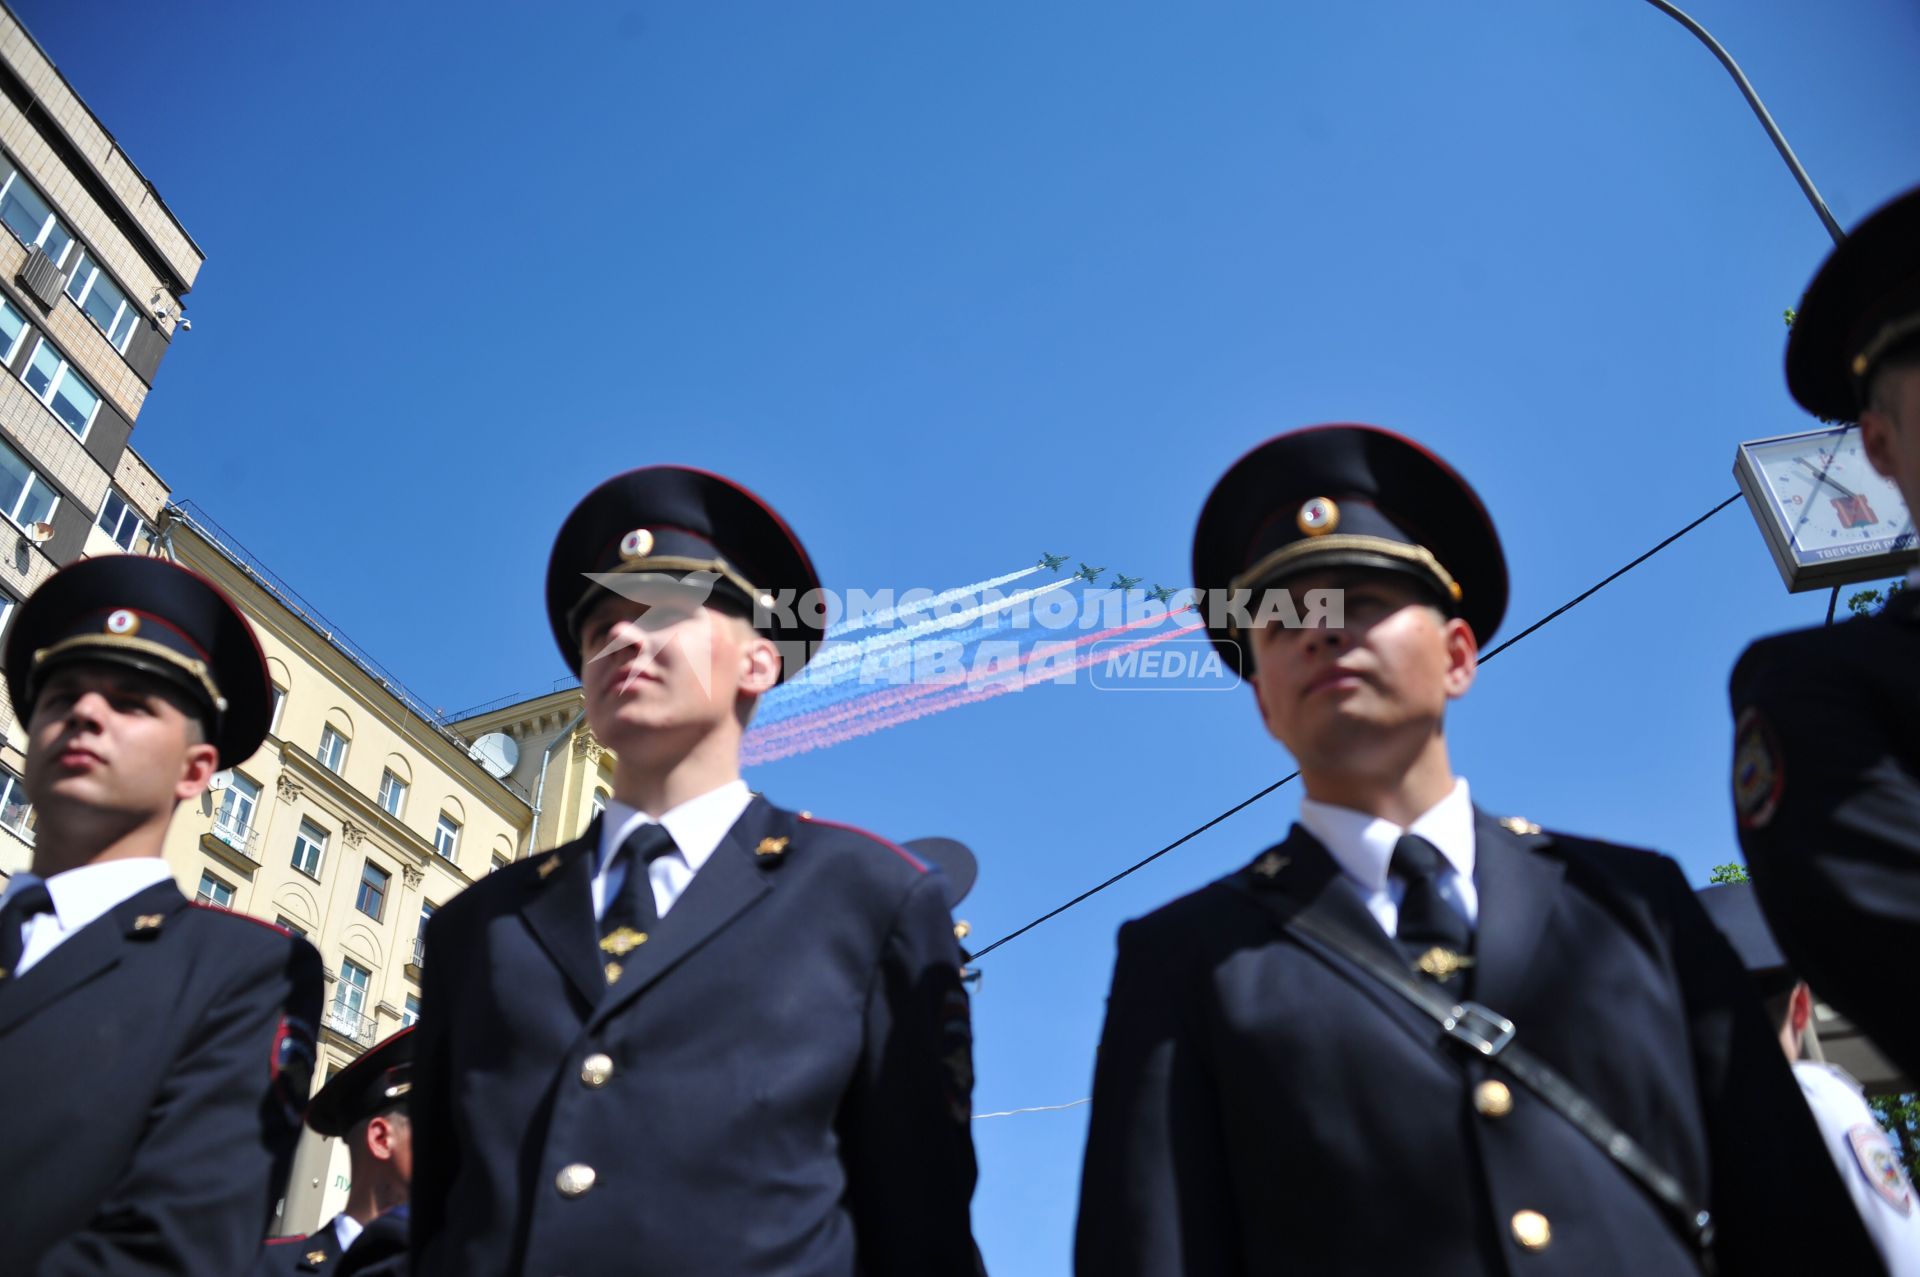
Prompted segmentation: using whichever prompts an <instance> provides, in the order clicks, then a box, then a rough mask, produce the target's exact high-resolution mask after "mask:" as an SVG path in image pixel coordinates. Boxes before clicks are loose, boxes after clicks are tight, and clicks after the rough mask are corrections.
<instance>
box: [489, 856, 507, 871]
mask: <svg viewBox="0 0 1920 1277" xmlns="http://www.w3.org/2000/svg"><path fill="white" fill-rule="evenodd" d="M508 863H509V862H508V860H507V858H506V857H505V856H503V855H501V854H500V853H499V852H495V853H494V855H493V868H491V869H489V870H487V872H488V873H499V872H500V871H501V870H502V869H505V868H506V867H507V865H508Z"/></svg>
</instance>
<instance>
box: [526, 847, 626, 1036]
mask: <svg viewBox="0 0 1920 1277" xmlns="http://www.w3.org/2000/svg"><path fill="white" fill-rule="evenodd" d="M599 845H600V820H599V818H597V817H596V818H595V819H594V822H593V823H592V824H591V825H588V826H587V832H586V833H584V834H582V835H581V836H580V837H578V838H576V839H574V840H573V841H572V842H570V843H568V844H567V845H566V846H564V847H556V848H554V849H553V850H552V851H550V852H548V853H547V854H546V855H545V856H544V857H542V858H541V860H540V868H539V869H537V870H536V871H535V873H536V874H537V875H538V876H537V877H536V878H535V880H534V884H533V898H532V899H530V900H528V901H527V903H526V904H524V905H522V906H521V907H520V916H521V917H523V918H525V919H526V921H527V929H528V930H530V931H532V932H533V936H534V939H536V940H538V941H539V942H540V945H541V947H542V948H544V949H545V950H546V951H547V956H548V957H550V958H552V959H553V964H554V965H555V966H557V967H559V968H560V970H562V971H564V972H565V973H566V975H567V978H568V979H569V980H571V981H573V984H574V987H575V988H577V989H579V990H580V994H581V996H582V997H584V998H586V1000H587V1004H588V1005H589V1006H591V1005H592V1004H593V1003H595V1002H597V1001H599V999H600V995H601V993H602V992H604V991H605V989H606V987H607V980H606V977H605V976H604V975H602V974H601V973H600V959H599V957H598V954H597V950H596V949H595V947H594V944H595V937H596V935H597V934H598V930H599V929H598V927H596V926H595V924H594V917H593V853H594V850H595V849H596V848H598V847H599ZM549 866H551V868H549Z"/></svg>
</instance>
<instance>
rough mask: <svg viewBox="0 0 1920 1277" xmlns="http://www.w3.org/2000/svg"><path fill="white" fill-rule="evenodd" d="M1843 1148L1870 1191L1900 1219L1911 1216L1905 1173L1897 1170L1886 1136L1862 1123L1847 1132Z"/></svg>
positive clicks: (1911, 1197) (1868, 1124) (1898, 1166)
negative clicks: (1847, 1148) (1851, 1151)
mask: <svg viewBox="0 0 1920 1277" xmlns="http://www.w3.org/2000/svg"><path fill="white" fill-rule="evenodd" d="M1847 1144H1848V1146H1849V1147H1850V1148H1851V1149H1852V1150H1853V1159H1854V1161H1856V1162H1858V1163H1859V1165H1860V1173H1861V1174H1862V1175H1865V1176H1866V1177H1867V1183H1869V1184H1871V1185H1873V1191H1874V1192H1876V1193H1878V1194H1880V1196H1881V1197H1883V1198H1885V1199H1886V1203H1887V1205H1889V1206H1891V1207H1892V1208H1893V1209H1894V1210H1897V1211H1899V1212H1900V1213H1901V1214H1902V1215H1907V1214H1911V1213H1912V1212H1913V1189H1912V1187H1911V1186H1910V1185H1909V1184H1908V1183H1907V1175H1906V1172H1905V1171H1904V1170H1902V1169H1901V1168H1900V1159H1899V1158H1898V1157H1896V1156H1895V1155H1894V1152H1893V1145H1892V1144H1891V1143H1889V1142H1888V1140H1887V1133H1886V1132H1885V1131H1883V1130H1881V1129H1880V1128H1879V1127H1877V1126H1875V1125H1874V1124H1873V1123H1871V1122H1862V1123H1860V1125H1858V1126H1856V1127H1854V1128H1852V1129H1851V1130H1849V1131H1848V1132H1847Z"/></svg>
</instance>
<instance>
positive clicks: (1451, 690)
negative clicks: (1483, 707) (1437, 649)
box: [1444, 616, 1480, 700]
mask: <svg viewBox="0 0 1920 1277" xmlns="http://www.w3.org/2000/svg"><path fill="white" fill-rule="evenodd" d="M1444 634H1445V638H1446V644H1447V675H1446V687H1447V697H1448V699H1450V700H1458V699H1459V698H1460V697H1462V696H1465V695H1466V694H1467V689H1468V688H1470V687H1472V686H1473V680H1474V678H1475V677H1476V676H1477V675H1478V674H1479V672H1480V641H1479V640H1478V639H1476V638H1474V637H1473V627H1472V626H1471V625H1468V624H1467V623H1466V622H1465V621H1463V620H1461V619H1460V618H1459V617H1457V616H1452V617H1448V618H1447V620H1446V622H1445V625H1444Z"/></svg>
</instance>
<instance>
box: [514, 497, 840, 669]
mask: <svg viewBox="0 0 1920 1277" xmlns="http://www.w3.org/2000/svg"><path fill="white" fill-rule="evenodd" d="M609 573H637V574H641V577H642V579H646V578H654V579H676V580H682V581H685V580H688V579H689V578H697V579H699V580H702V581H710V582H711V588H710V592H707V593H704V594H703V595H702V598H701V601H704V602H707V603H710V604H712V605H713V606H715V607H721V608H726V609H729V610H732V611H735V612H737V613H739V614H740V615H742V616H746V617H749V618H751V619H754V620H755V621H756V622H757V623H759V625H760V630H761V632H762V633H763V634H765V635H766V636H767V637H768V638H771V639H773V640H774V641H775V642H776V643H778V644H779V645H780V648H781V653H782V657H783V660H782V662H781V670H780V677H781V679H782V681H784V680H786V679H789V678H792V677H793V676H794V675H795V674H797V673H799V672H800V667H801V666H802V665H804V664H805V663H806V661H807V659H808V657H810V656H811V655H812V653H813V651H814V649H815V648H816V647H818V646H819V644H820V642H821V640H822V639H823V638H824V637H825V634H824V630H823V628H822V626H821V625H820V624H819V623H818V622H819V620H820V612H821V609H819V608H817V607H808V606H802V604H803V603H804V602H806V601H807V596H808V595H810V594H813V593H814V592H815V591H817V590H818V589H819V588H820V578H819V576H818V574H817V573H815V571H814V568H813V561H812V560H811V559H809V558H808V557H807V551H806V548H805V547H804V546H802V545H801V544H800V539H799V538H798V537H796V536H794V534H793V530H792V529H791V528H789V527H788V526H787V524H786V521H785V520H783V519H782V518H781V517H780V516H779V515H778V514H775V513H774V512H773V508H772V507H771V506H769V505H767V503H766V502H764V501H762V500H761V499H760V498H759V497H757V496H755V495H754V494H753V493H751V492H749V491H747V490H746V489H745V488H743V487H741V486H740V485H739V484H737V483H734V482H733V481H732V480H730V479H723V478H721V477H720V476H719V475H716V474H709V473H708V472H706V471H704V470H694V469H690V468H688V467H685V466H646V467H643V468H641V469H639V470H629V471H627V472H626V473H625V474H620V475H615V476H614V477H613V478H611V479H609V480H607V481H606V482H605V483H603V484H601V485H600V486H599V487H597V488H595V489H594V490H593V491H592V492H589V493H588V494H587V495H586V498H585V499H584V500H582V501H581V502H580V504H579V505H577V506H575V507H574V508H573V513H571V514H569V515H568V516H567V518H566V522H564V523H562V524H561V525H560V532H559V535H558V536H556V537H555V538H554V542H553V555H552V557H551V558H550V559H549V560H548V561H547V619H548V621H549V623H550V624H551V625H552V626H553V638H554V641H555V642H556V643H558V644H559V645H560V655H561V656H562V657H563V658H564V659H565V660H566V662H567V667H568V668H569V669H571V670H572V671H573V672H574V673H575V674H578V673H580V668H581V653H580V622H581V621H582V620H583V619H584V618H585V614H586V612H587V610H588V608H589V607H590V606H591V604H592V602H593V601H594V600H595V599H597V598H598V597H599V596H600V595H601V593H602V592H603V591H604V590H605V589H606V587H605V586H604V585H601V584H599V583H596V582H595V581H594V580H593V579H592V577H593V576H594V575H599V574H609ZM637 588H638V587H637V585H636V589H637ZM637 596H638V594H636V597H637ZM762 599H764V600H765V601H766V602H768V603H777V604H778V605H779V606H778V607H775V608H765V607H764V605H762V610H760V611H758V612H757V613H756V604H757V603H759V602H760V601H761V600H762ZM781 609H784V610H781Z"/></svg>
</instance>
